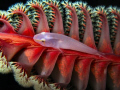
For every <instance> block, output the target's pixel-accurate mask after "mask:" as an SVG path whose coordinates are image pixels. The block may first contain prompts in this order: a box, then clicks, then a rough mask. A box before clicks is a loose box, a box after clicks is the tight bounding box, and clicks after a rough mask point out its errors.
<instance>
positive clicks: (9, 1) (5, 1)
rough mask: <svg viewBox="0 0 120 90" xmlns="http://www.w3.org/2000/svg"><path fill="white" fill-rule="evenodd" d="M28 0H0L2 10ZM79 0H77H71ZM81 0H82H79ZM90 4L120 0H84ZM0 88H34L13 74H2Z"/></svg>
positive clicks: (118, 1) (118, 2)
mask: <svg viewBox="0 0 120 90" xmlns="http://www.w3.org/2000/svg"><path fill="white" fill-rule="evenodd" d="M26 1H27V0H0V10H8V8H9V7H10V6H11V5H14V4H15V3H17V2H23V3H26ZM71 1H77V0H71ZM79 1H80V0H79ZM82 1H86V2H87V3H88V5H90V6H92V7H95V6H106V7H108V6H117V7H120V0H82ZM0 90H33V88H23V87H21V86H20V85H18V83H16V82H15V81H14V77H13V74H12V73H10V74H7V75H4V74H0Z"/></svg>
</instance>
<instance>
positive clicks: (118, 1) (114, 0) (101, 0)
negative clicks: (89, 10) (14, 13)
mask: <svg viewBox="0 0 120 90" xmlns="http://www.w3.org/2000/svg"><path fill="white" fill-rule="evenodd" d="M26 1H27V0H0V10H7V9H8V7H9V6H11V5H14V4H15V3H17V2H23V3H26ZM70 1H77V0H70ZM78 1H81V0H78ZM82 1H86V2H87V3H88V5H90V6H93V7H95V6H98V5H102V6H104V5H105V6H110V5H112V6H118V7H120V0H82Z"/></svg>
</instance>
